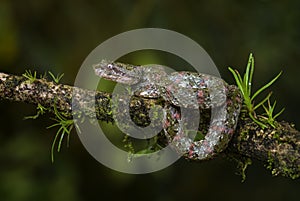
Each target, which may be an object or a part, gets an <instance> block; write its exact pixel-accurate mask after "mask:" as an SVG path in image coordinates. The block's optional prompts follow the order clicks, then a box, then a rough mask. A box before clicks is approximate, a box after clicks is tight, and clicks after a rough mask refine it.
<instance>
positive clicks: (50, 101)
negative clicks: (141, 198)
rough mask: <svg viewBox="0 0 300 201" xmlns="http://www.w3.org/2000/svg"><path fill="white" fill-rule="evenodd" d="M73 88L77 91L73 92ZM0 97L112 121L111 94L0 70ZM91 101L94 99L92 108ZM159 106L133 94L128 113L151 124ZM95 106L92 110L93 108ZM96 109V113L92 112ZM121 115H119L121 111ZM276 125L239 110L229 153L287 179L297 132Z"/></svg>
mask: <svg viewBox="0 0 300 201" xmlns="http://www.w3.org/2000/svg"><path fill="white" fill-rule="evenodd" d="M74 90H76V94H75V95H74V94H73V91H74ZM0 99H7V100H11V101H17V102H26V103H30V104H40V105H42V106H44V107H46V108H48V110H49V111H50V112H54V106H55V107H56V108H57V109H58V110H60V111H62V112H63V113H64V114H65V115H66V116H69V117H70V118H71V117H72V115H74V114H72V99H73V101H74V102H73V103H75V104H73V109H76V108H81V109H83V111H82V114H81V115H84V116H86V117H90V118H94V114H96V118H97V119H98V120H100V121H106V122H113V121H114V120H113V117H112V107H111V94H109V93H105V92H100V91H96V92H95V91H91V90H85V89H80V88H77V87H72V86H68V85H63V84H56V83H54V82H50V81H47V80H46V79H43V78H42V79H35V80H34V81H30V80H28V79H27V78H25V77H23V76H15V75H9V74H5V73H0ZM91 100H95V105H96V106H95V107H94V104H93V102H91ZM159 104H160V105H161V104H162V102H161V100H158V99H145V98H140V97H133V98H132V100H131V102H130V113H131V115H132V117H133V119H132V120H133V121H134V122H135V123H136V124H137V125H139V126H147V125H149V123H150V119H149V115H148V112H149V110H150V108H151V107H152V106H153V105H159ZM94 109H95V110H94ZM94 112H95V113H94ZM120 115H121V114H120ZM278 125H279V126H278V127H277V128H275V129H273V128H268V129H264V130H262V129H261V128H260V127H259V126H257V125H256V124H255V123H253V121H252V120H251V119H249V118H247V116H246V114H244V113H243V112H241V115H240V118H239V122H238V126H237V129H236V131H235V134H234V137H233V139H232V140H231V142H230V144H229V146H228V148H227V150H226V151H225V152H224V153H225V154H226V155H228V156H234V157H235V158H239V157H240V158H242V157H249V158H251V159H257V160H260V161H262V162H264V163H265V164H266V167H267V169H270V170H271V171H272V174H273V175H283V176H287V177H290V178H298V177H299V176H300V151H299V150H300V132H299V131H297V130H296V129H295V128H294V126H293V125H292V124H290V123H287V122H278Z"/></svg>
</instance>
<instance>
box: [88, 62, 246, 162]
mask: <svg viewBox="0 0 300 201" xmlns="http://www.w3.org/2000/svg"><path fill="white" fill-rule="evenodd" d="M93 68H94V71H95V74H96V75H97V76H100V77H102V78H104V79H108V80H112V81H115V82H118V83H123V84H127V85H130V86H131V87H132V89H133V90H134V94H135V95H137V96H141V97H145V98H159V97H162V98H163V99H164V100H165V101H166V103H167V104H165V108H164V122H163V130H164V133H165V135H166V137H167V138H168V140H169V143H171V144H172V146H173V147H174V149H175V150H176V151H178V152H179V153H180V154H185V155H187V156H188V157H189V158H191V159H195V160H205V159H209V158H211V157H213V156H214V155H215V154H217V153H219V152H221V151H223V150H224V149H225V148H226V147H227V144H228V142H229V141H230V139H231V137H232V135H233V133H234V130H235V127H236V125H237V121H238V116H239V113H240V109H241V105H242V96H241V93H240V91H239V89H238V88H237V87H236V86H234V85H228V84H227V83H226V82H225V81H224V80H222V79H221V78H218V77H215V76H211V75H207V74H201V73H193V72H186V71H182V72H173V73H171V74H167V73H166V72H165V71H164V68H163V67H161V66H147V67H142V66H134V65H128V64H123V63H118V62H109V61H106V60H102V61H101V62H100V63H99V64H95V65H94V66H93ZM207 109H210V110H211V121H210V125H209V128H208V131H207V133H206V135H205V137H204V139H201V140H196V141H195V140H194V139H195V136H196V134H195V132H194V134H193V135H192V136H191V135H189V134H188V133H189V128H188V127H189V126H188V124H190V122H192V121H194V120H195V119H197V117H199V114H198V116H197V115H196V118H195V119H193V115H192V114H193V113H195V111H198V112H200V114H201V111H202V110H207ZM183 111H187V112H183ZM189 111H191V112H189ZM192 111H194V112H192ZM183 114H185V115H183ZM196 114H197V113H196ZM197 126H198V125H197Z"/></svg>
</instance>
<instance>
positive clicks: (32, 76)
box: [22, 70, 36, 83]
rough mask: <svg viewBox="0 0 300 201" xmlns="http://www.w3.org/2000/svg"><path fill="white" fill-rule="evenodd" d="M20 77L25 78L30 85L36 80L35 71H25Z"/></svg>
mask: <svg viewBox="0 0 300 201" xmlns="http://www.w3.org/2000/svg"><path fill="white" fill-rule="evenodd" d="M22 75H23V77H25V78H27V79H28V80H29V82H30V83H33V82H34V81H35V80H36V71H34V72H33V73H32V72H31V70H25V73H23V74H22Z"/></svg>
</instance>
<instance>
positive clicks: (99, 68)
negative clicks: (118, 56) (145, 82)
mask: <svg viewBox="0 0 300 201" xmlns="http://www.w3.org/2000/svg"><path fill="white" fill-rule="evenodd" d="M93 68H94V71H95V74H96V75H97V76H99V77H102V78H104V79H107V80H112V81H115V82H118V83H122V84H128V85H133V84H136V83H138V82H139V81H140V79H141V75H142V73H141V71H140V68H139V66H133V65H129V64H126V65H125V64H122V63H118V62H111V61H107V60H102V61H101V62H100V63H98V64H94V65H93Z"/></svg>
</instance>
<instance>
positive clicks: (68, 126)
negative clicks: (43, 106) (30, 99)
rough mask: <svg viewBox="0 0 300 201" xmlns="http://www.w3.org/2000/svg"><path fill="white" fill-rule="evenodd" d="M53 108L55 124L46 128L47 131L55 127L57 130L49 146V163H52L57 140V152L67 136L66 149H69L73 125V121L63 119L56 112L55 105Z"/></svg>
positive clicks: (61, 115)
mask: <svg viewBox="0 0 300 201" xmlns="http://www.w3.org/2000/svg"><path fill="white" fill-rule="evenodd" d="M53 108H54V114H55V117H56V118H53V120H54V121H56V122H57V123H55V124H53V125H51V126H48V127H47V129H49V128H52V127H55V126H58V127H59V129H58V130H57V132H56V135H55V137H54V140H53V143H52V146H51V161H52V162H54V150H55V144H56V142H57V140H58V145H57V152H59V151H60V148H61V144H62V141H63V139H64V137H65V135H67V147H69V142H70V133H71V130H72V129H73V127H74V124H75V123H74V120H73V119H67V118H66V117H64V116H63V114H61V113H60V112H59V111H58V110H57V107H56V105H55V104H54V107H53ZM59 136H60V137H59ZM58 138H59V139H58Z"/></svg>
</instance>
